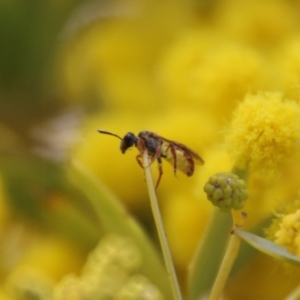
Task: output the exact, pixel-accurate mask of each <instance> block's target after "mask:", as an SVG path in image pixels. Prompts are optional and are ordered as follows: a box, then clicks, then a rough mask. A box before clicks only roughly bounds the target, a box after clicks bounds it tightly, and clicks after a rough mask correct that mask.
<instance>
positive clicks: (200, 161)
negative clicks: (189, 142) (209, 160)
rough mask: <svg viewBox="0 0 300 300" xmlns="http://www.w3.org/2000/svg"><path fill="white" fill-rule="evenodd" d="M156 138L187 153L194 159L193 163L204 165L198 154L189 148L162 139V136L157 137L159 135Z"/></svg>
mask: <svg viewBox="0 0 300 300" xmlns="http://www.w3.org/2000/svg"><path fill="white" fill-rule="evenodd" d="M157 137H158V138H160V139H162V140H163V141H165V142H166V143H168V144H174V145H176V146H177V147H178V148H181V149H183V150H184V151H186V152H188V153H189V154H190V155H191V156H192V158H194V159H195V163H197V164H200V165H203V164H204V160H203V159H202V157H201V156H200V155H199V154H198V153H196V152H195V151H194V150H192V149H190V148H189V147H187V146H185V145H183V144H181V143H178V142H175V141H172V140H169V139H166V138H164V137H162V136H159V135H157Z"/></svg>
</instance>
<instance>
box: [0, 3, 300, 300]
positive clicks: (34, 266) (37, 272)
mask: <svg viewBox="0 0 300 300" xmlns="http://www.w3.org/2000/svg"><path fill="white" fill-rule="evenodd" d="M0 28H1V34H2V35H3V41H4V42H3V43H2V45H1V46H0V49H1V52H0V53H1V55H0V105H1V108H0V116H1V118H0V147H1V148H0V150H1V152H0V154H1V156H0V163H1V164H0V177H1V178H0V180H1V185H0V295H1V296H0V297H1V299H2V298H3V299H31V298H28V297H27V296H26V291H28V290H29V288H28V287H27V286H26V284H29V285H30V282H36V281H37V282H38V283H37V285H39V284H40V287H41V289H42V290H43V291H47V292H45V295H46V296H43V293H42V292H41V293H40V292H37V291H35V292H34V291H32V293H36V294H37V295H39V297H40V298H37V299H48V298H46V297H48V296H49V295H50V294H51V293H52V289H53V286H54V285H55V284H56V283H57V282H58V281H59V280H60V279H61V278H62V277H63V276H64V275H66V274H68V273H70V272H71V273H76V274H78V273H79V272H80V269H81V267H82V266H83V264H84V261H85V260H86V257H87V255H88V253H89V252H90V251H91V250H92V249H93V248H94V247H95V245H96V244H97V242H98V240H99V239H100V237H101V236H102V235H103V234H104V232H105V230H104V229H103V228H101V229H99V228H98V227H97V226H98V224H97V222H96V221H95V216H94V213H93V211H92V209H91V208H90V207H87V206H86V205H85V204H84V200H82V197H81V195H79V194H78V193H77V192H76V191H74V190H73V187H71V185H70V183H69V182H68V180H67V179H66V176H65V171H66V170H68V168H69V162H71V161H76V162H79V163H80V164H82V165H83V166H84V167H85V168H87V169H88V170H89V171H90V172H91V173H92V174H94V176H95V177H96V178H97V179H98V180H99V182H101V184H102V185H103V186H104V187H105V188H107V189H108V190H109V191H110V192H111V193H112V194H113V195H115V196H116V197H117V199H118V201H119V202H120V203H122V205H124V206H125V208H126V210H128V211H129V213H130V214H132V215H133V216H134V218H136V219H137V220H138V221H139V223H140V224H141V226H142V228H143V229H144V230H145V231H146V232H147V234H148V235H149V236H150V238H151V240H152V241H153V243H154V244H155V245H156V246H157V247H158V243H157V237H156V230H155V226H154V224H153V219H152V216H151V210H150V205H149V200H148V195H147V187H146V184H145V179H144V174H143V170H142V169H141V168H140V166H139V165H138V164H137V163H136V160H135V157H136V155H137V154H138V152H137V150H136V149H134V148H133V149H131V150H130V151H127V152H126V154H124V155H123V154H122V153H121V152H120V150H119V146H120V141H119V140H118V139H116V138H114V137H110V136H106V135H100V134H99V133H98V132H97V129H103V130H107V131H110V132H113V133H115V134H117V135H119V136H121V137H123V136H124V135H125V134H126V133H127V132H133V133H134V134H138V133H139V132H140V131H142V130H150V131H153V132H155V133H157V134H159V135H161V136H163V137H165V138H168V139H171V140H174V141H178V142H180V143H183V144H185V145H187V146H188V147H189V148H191V149H193V150H194V151H196V152H197V153H199V154H200V155H201V157H203V159H204V161H205V164H204V165H203V166H200V165H196V170H195V174H194V175H193V176H192V177H189V178H188V177H187V176H186V175H185V174H183V173H180V172H178V173H177V177H178V178H176V177H174V175H173V167H172V166H171V165H169V164H168V163H167V162H166V163H165V162H163V170H164V174H163V177H162V180H161V183H160V185H159V187H158V190H157V195H158V199H159V201H160V206H161V211H162V215H163V219H164V222H165V227H166V232H167V236H168V239H169V242H170V247H171V251H172V254H173V258H174V262H175V266H176V268H177V271H178V274H179V277H180V282H181V284H182V288H183V290H184V291H185V287H186V276H187V271H188V267H189V264H190V262H191V260H192V257H193V255H194V253H195V249H196V247H197V245H198V244H199V241H200V240H201V236H202V234H203V232H204V230H205V226H206V224H207V222H208V219H209V216H210V213H211V211H212V206H211V204H210V202H208V201H207V200H206V196H205V194H204V192H203V186H204V184H205V182H206V181H207V179H208V178H209V177H210V176H211V175H213V174H214V173H216V172H222V171H230V170H231V169H232V167H233V166H234V163H235V161H234V158H233V157H232V156H231V155H230V153H228V152H227V150H226V149H227V146H226V143H225V135H226V134H227V132H228V128H229V124H230V122H231V117H232V113H233V111H234V109H235V108H236V107H237V106H238V104H239V103H240V102H241V101H242V100H243V99H244V98H245V95H246V94H248V93H251V94H256V93H258V92H264V91H278V92H281V93H282V94H283V95H284V98H285V99H292V100H293V101H295V102H298V101H299V84H300V42H299V41H300V3H299V2H298V1H293V0H288V1H285V0H265V1H263V2H262V1H258V0H250V1H238V0H230V1H205V0H198V1H197V0H188V1H186V0H166V1H157V0H152V1H150V0H146V1H138V0H114V1H104V0H103V1H101V0H99V1H87V2H86V1H79V0H73V1H37V2H35V3H31V2H30V3H29V2H28V1H26V0H18V1H12V2H11V1H2V3H1V4H0ZM152 169H153V176H154V181H156V179H157V177H158V172H157V167H156V163H154V164H153V167H152ZM282 174H283V175H282V176H283V177H284V176H285V178H287V179H289V180H286V181H285V182H282V181H281V180H280V179H278V178H275V179H274V178H271V179H264V178H262V177H260V175H259V174H252V175H251V176H250V178H249V194H250V197H249V200H248V202H247V205H246V208H245V210H246V212H247V214H248V220H247V227H248V228H254V227H255V226H257V225H258V224H259V222H261V221H263V220H265V219H266V218H268V217H270V216H271V215H272V213H273V212H274V210H275V209H276V208H277V207H279V206H281V205H282V204H283V203H285V202H288V201H292V200H294V199H295V198H296V197H297V192H298V183H297V180H296V178H297V176H298V175H297V174H299V166H295V165H294V166H287V167H285V169H283V171H282ZM158 249H159V248H158ZM212 256H213V253H212ZM252 263H255V265H257V266H258V267H257V268H253V267H252V268H250V267H249V266H250V265H251V264H252ZM277 264H278V263H277V262H275V261H270V260H269V259H268V260H266V261H265V260H264V259H262V258H260V257H258V258H257V257H256V258H251V259H249V260H248V261H245V262H244V264H243V265H241V266H240V269H239V271H238V272H236V273H235V274H234V276H233V277H232V279H231V281H230V283H229V285H228V289H227V290H226V291H225V295H224V299H246V300H247V299H257V300H259V299H267V298H268V299H274V300H276V299H283V297H284V296H285V295H287V293H288V292H290V290H292V289H293V287H294V286H295V285H296V284H299V280H296V279H295V280H294V279H293V280H294V281H293V280H289V279H288V278H287V277H288V276H287V277H284V278H282V276H280V275H281V274H277V273H278V272H273V271H274V269H275V268H276V266H277ZM262 266H265V268H266V271H265V273H263V272H260V270H261V268H263V267H262ZM275 273H276V274H277V275H278V276H274V274H275ZM239 274H240V275H239ZM268 275H270V277H272V283H273V282H274V284H272V285H270V284H269V283H268V279H269V278H268ZM252 278H256V280H257V281H258V282H260V283H261V284H263V283H264V282H266V285H267V289H266V291H265V293H262V294H259V293H257V291H253V288H251V286H252V285H253V282H252ZM30 280H32V281H30ZM28 282H29V283H28ZM276 282H277V283H276ZM236 285H238V288H235V286H236ZM268 289H270V292H269V293H268ZM271 290H272V291H271ZM2 294H3V296H2ZM47 295H48V296H47ZM26 297H27V298H26ZM43 297H45V298H43ZM66 299H67V298H66ZM74 299H75V298H74Z"/></svg>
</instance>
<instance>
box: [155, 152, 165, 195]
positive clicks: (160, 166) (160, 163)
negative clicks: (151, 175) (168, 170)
mask: <svg viewBox="0 0 300 300" xmlns="http://www.w3.org/2000/svg"><path fill="white" fill-rule="evenodd" d="M157 163H158V173H159V174H158V179H157V182H156V186H155V189H157V188H158V185H159V183H160V180H161V177H162V174H163V170H162V161H161V158H160V157H158V158H157Z"/></svg>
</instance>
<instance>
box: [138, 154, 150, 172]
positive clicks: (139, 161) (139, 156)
mask: <svg viewBox="0 0 300 300" xmlns="http://www.w3.org/2000/svg"><path fill="white" fill-rule="evenodd" d="M141 158H142V154H138V155H137V156H136V157H135V159H136V161H137V163H138V164H139V165H140V167H141V168H142V169H144V166H143V163H142V161H141ZM148 159H149V161H150V162H149V165H148V166H147V167H150V166H151V164H152V163H153V158H152V157H151V156H148Z"/></svg>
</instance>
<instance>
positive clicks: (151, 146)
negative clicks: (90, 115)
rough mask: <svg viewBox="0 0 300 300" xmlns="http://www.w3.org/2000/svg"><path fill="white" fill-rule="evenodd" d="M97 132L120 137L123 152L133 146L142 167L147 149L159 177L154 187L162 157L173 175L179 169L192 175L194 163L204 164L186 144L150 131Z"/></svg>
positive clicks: (160, 175) (160, 171) (160, 167)
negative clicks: (121, 133)
mask: <svg viewBox="0 0 300 300" xmlns="http://www.w3.org/2000/svg"><path fill="white" fill-rule="evenodd" d="M98 132H99V133H103V134H109V135H112V136H115V137H117V138H118V139H120V140H121V145H120V149H121V152H122V153H123V154H124V153H125V152H126V150H127V149H128V148H130V147H132V146H135V147H136V148H137V149H138V150H139V152H140V153H139V154H138V155H137V156H136V160H137V162H138V164H139V165H140V166H141V167H142V168H144V167H143V164H142V161H141V158H142V154H143V152H144V151H145V150H147V151H148V156H149V160H150V164H152V163H153V162H154V161H155V160H157V162H158V170H159V177H158V180H157V183H156V188H157V187H158V185H159V182H160V180H161V177H162V174H163V171H162V158H164V159H165V160H166V161H168V162H169V163H171V164H172V165H173V168H174V175H175V176H176V171H177V170H180V171H181V172H183V173H185V174H186V175H187V176H192V175H193V173H194V169H195V163H199V164H201V165H203V164H204V160H203V159H202V158H201V157H200V156H199V155H198V154H197V153H196V152H194V151H193V150H191V149H190V148H188V147H187V146H185V145H183V144H181V143H178V142H174V141H171V140H168V139H166V138H164V137H162V136H159V135H158V134H156V133H153V132H151V131H141V132H140V133H139V134H138V136H135V135H134V134H133V133H131V132H128V133H126V134H125V136H124V137H123V138H121V137H120V136H118V135H116V134H114V133H111V132H108V131H104V130H100V129H98Z"/></svg>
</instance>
